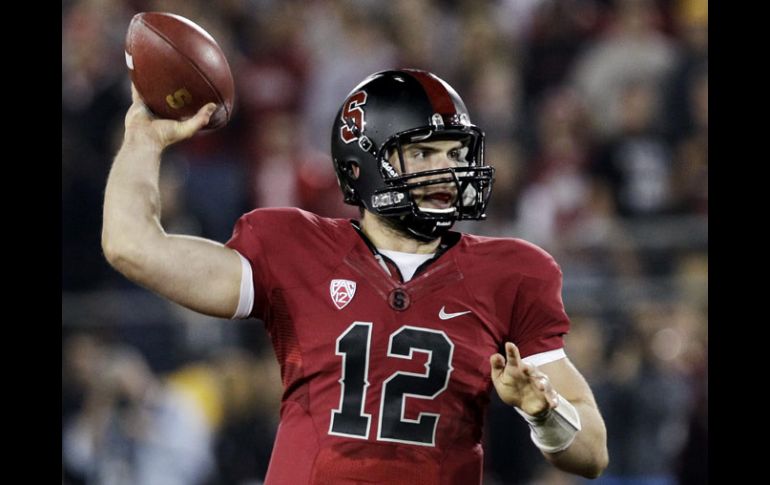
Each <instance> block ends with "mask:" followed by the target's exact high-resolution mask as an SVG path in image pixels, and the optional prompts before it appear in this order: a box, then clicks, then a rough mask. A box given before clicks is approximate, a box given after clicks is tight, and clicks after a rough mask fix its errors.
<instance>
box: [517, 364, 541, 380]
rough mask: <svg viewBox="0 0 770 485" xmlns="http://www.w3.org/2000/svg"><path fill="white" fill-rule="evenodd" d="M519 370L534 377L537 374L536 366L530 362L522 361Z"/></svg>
mask: <svg viewBox="0 0 770 485" xmlns="http://www.w3.org/2000/svg"><path fill="white" fill-rule="evenodd" d="M521 370H522V371H524V374H526V375H527V376H528V377H535V376H537V375H538V374H539V371H538V370H537V367H535V366H534V365H532V364H530V363H529V362H522V363H521Z"/></svg>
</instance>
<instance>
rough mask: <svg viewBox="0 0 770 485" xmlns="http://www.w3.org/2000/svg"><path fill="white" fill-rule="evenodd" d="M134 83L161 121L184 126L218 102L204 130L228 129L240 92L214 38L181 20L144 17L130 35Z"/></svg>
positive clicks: (164, 15) (133, 23)
mask: <svg viewBox="0 0 770 485" xmlns="http://www.w3.org/2000/svg"><path fill="white" fill-rule="evenodd" d="M126 64H127V65H128V70H129V72H130V73H131V81H133V83H134V85H135V86H136V89H137V91H139V95H140V96H141V97H142V100H143V101H144V103H145V104H146V105H147V107H148V108H150V110H151V111H152V112H153V113H154V114H155V115H156V116H158V117H160V118H167V119H174V120H181V119H185V118H188V117H190V116H192V115H194V114H195V113H196V112H197V111H198V110H199V109H200V108H201V106H203V105H205V104H207V103H209V102H214V103H216V104H217V110H216V111H215V112H214V114H213V115H212V116H211V120H210V121H209V123H208V125H206V127H205V129H216V128H221V127H222V126H224V125H225V124H226V123H227V122H228V121H229V120H230V115H231V114H232V111H233V100H234V97H235V86H234V83H233V75H232V73H231V72H230V65H229V64H228V63H227V59H226V58H225V54H224V53H223V52H222V49H221V48H220V47H219V45H218V44H217V42H216V41H215V40H214V38H213V37H212V36H211V35H210V34H209V33H208V32H206V31H205V30H203V28H201V27H200V26H199V25H197V24H195V23H194V22H192V21H190V20H188V19H186V18H184V17H181V16H179V15H175V14H171V13H163V12H142V13H138V14H136V15H134V18H133V19H131V23H130V24H129V26H128V33H127V34H126Z"/></svg>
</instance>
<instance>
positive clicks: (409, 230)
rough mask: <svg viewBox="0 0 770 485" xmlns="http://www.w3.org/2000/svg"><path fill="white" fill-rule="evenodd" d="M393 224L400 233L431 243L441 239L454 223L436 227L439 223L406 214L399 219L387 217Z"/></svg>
mask: <svg viewBox="0 0 770 485" xmlns="http://www.w3.org/2000/svg"><path fill="white" fill-rule="evenodd" d="M387 219H390V220H392V221H393V223H394V224H395V225H396V226H398V227H399V229H400V231H399V232H401V233H405V234H406V235H408V236H409V237H413V238H415V239H419V240H420V241H422V242H431V241H434V240H436V239H439V238H441V237H442V236H444V234H446V233H447V232H448V231H449V230H450V229H452V226H454V221H452V222H451V223H450V224H447V225H442V226H440V225H438V223H439V222H441V221H431V220H425V219H419V218H417V217H416V216H415V215H414V214H407V215H405V216H400V217H392V218H391V217H388V218H387Z"/></svg>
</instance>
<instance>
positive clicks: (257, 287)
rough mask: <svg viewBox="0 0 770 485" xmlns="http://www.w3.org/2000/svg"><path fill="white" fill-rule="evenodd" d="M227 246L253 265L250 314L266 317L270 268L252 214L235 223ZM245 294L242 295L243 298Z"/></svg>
mask: <svg viewBox="0 0 770 485" xmlns="http://www.w3.org/2000/svg"><path fill="white" fill-rule="evenodd" d="M225 246H227V247H229V248H232V249H235V250H236V251H238V253H240V255H241V256H243V257H244V258H246V261H248V263H249V265H250V267H251V278H252V282H253V290H254V292H253V299H254V300H253V304H252V306H251V312H250V313H249V315H248V316H251V317H255V318H264V314H265V311H266V309H267V303H268V295H269V292H270V288H269V286H270V276H269V275H270V268H269V266H268V262H267V258H266V257H265V252H264V250H263V244H262V242H261V240H260V237H259V233H258V231H257V230H255V228H254V224H253V221H252V217H251V216H250V214H244V215H243V216H241V218H240V219H238V221H237V222H236V223H235V227H234V229H233V235H232V237H231V238H230V240H229V241H227V242H226V243H225ZM243 296H244V295H241V298H243Z"/></svg>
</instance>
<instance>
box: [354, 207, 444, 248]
mask: <svg viewBox="0 0 770 485" xmlns="http://www.w3.org/2000/svg"><path fill="white" fill-rule="evenodd" d="M361 230H362V231H363V232H364V234H366V237H368V238H369V240H370V241H371V242H372V244H374V246H375V247H376V248H378V249H389V250H391V251H400V252H402V253H415V254H433V253H435V252H436V249H437V248H438V246H439V244H440V243H441V238H438V239H434V240H433V241H430V242H423V241H420V240H418V239H415V238H412V237H409V236H406V235H404V234H401V233H400V232H398V231H396V230H394V229H393V228H391V227H389V226H388V225H387V224H386V223H385V222H384V221H383V220H382V219H381V218H379V217H377V216H376V215H374V214H372V213H370V212H367V213H365V214H364V217H363V218H362V219H361Z"/></svg>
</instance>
